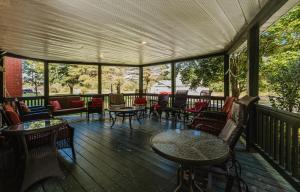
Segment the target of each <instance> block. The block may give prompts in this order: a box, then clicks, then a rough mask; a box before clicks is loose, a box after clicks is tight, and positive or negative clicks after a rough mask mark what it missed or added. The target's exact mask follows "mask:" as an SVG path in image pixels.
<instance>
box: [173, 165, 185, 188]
mask: <svg viewBox="0 0 300 192" xmlns="http://www.w3.org/2000/svg"><path fill="white" fill-rule="evenodd" d="M183 179H184V178H183V169H182V166H180V167H178V169H177V187H176V189H175V190H174V192H179V191H180V189H181V187H182V184H183Z"/></svg>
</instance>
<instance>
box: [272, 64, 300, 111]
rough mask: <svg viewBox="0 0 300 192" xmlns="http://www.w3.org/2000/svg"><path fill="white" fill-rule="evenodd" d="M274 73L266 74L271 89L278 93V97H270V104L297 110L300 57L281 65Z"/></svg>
mask: <svg viewBox="0 0 300 192" xmlns="http://www.w3.org/2000/svg"><path fill="white" fill-rule="evenodd" d="M275 73H276V75H274V74H268V75H267V78H268V80H269V83H270V86H271V89H272V90H274V91H275V92H276V93H277V94H278V97H270V101H271V103H272V106H273V107H276V108H279V109H282V110H287V111H290V112H293V111H294V110H299V103H300V59H298V60H296V61H294V62H292V63H290V64H288V65H281V66H280V67H278V68H277V70H276V72H275Z"/></svg>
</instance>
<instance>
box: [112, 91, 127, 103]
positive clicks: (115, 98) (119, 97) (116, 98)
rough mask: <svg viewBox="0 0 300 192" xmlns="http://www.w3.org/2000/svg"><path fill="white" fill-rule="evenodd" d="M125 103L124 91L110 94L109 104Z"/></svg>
mask: <svg viewBox="0 0 300 192" xmlns="http://www.w3.org/2000/svg"><path fill="white" fill-rule="evenodd" d="M123 104H125V100H124V95H123V94H122V93H120V94H119V93H111V94H109V105H123Z"/></svg>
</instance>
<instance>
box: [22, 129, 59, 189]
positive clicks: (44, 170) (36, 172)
mask: <svg viewBox="0 0 300 192" xmlns="http://www.w3.org/2000/svg"><path fill="white" fill-rule="evenodd" d="M56 134H57V131H56V130H55V129H54V128H53V129H49V130H47V131H44V130H43V129H40V130H34V133H26V134H25V133H24V134H23V135H22V136H21V137H20V138H21V142H22V144H20V145H19V146H20V147H21V146H22V148H21V149H20V153H21V154H22V155H21V154H20V155H21V156H20V158H19V159H20V160H19V161H20V162H23V160H22V159H23V158H22V157H24V160H25V164H24V165H20V168H21V170H24V171H23V178H22V180H21V181H22V182H21V183H22V184H21V187H20V191H22V192H23V191H25V190H26V189H27V188H28V187H29V186H31V185H32V184H34V183H35V182H37V181H39V180H42V179H45V178H48V177H63V173H62V171H61V170H60V168H59V164H58V159H57V152H56V146H55V144H56Z"/></svg>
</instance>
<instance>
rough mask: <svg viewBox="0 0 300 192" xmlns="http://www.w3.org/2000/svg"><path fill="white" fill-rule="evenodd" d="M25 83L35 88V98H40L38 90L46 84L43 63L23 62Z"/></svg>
mask: <svg viewBox="0 0 300 192" xmlns="http://www.w3.org/2000/svg"><path fill="white" fill-rule="evenodd" d="M22 62H23V81H24V83H25V84H29V85H30V86H32V87H33V89H34V93H35V96H38V94H39V92H38V88H39V87H40V86H42V85H43V84H44V65H43V63H41V62H37V61H32V60H22Z"/></svg>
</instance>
